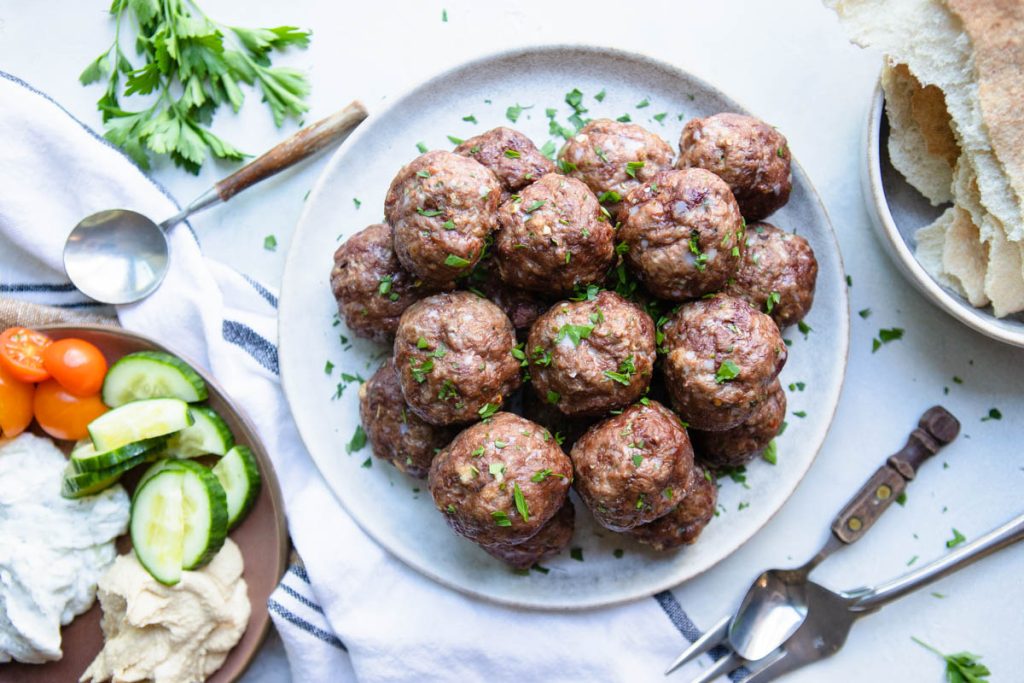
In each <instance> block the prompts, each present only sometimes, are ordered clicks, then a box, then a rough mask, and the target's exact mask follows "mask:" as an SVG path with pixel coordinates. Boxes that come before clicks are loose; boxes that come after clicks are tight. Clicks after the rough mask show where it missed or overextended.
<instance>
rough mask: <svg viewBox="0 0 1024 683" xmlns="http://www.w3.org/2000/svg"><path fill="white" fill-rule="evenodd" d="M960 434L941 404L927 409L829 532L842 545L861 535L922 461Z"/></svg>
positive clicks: (858, 492)
mask: <svg viewBox="0 0 1024 683" xmlns="http://www.w3.org/2000/svg"><path fill="white" fill-rule="evenodd" d="M959 433H960V422H959V421H958V420H957V419H956V418H955V417H953V415H952V413H950V412H949V411H948V410H946V409H945V408H943V407H942V406H935V407H933V408H929V409H928V410H927V411H926V412H925V414H924V415H922V416H921V419H920V421H919V422H918V425H917V429H915V430H914V431H913V432H911V433H910V436H909V437H908V438H907V443H906V444H905V445H904V446H903V448H901V449H900V450H899V451H897V452H896V453H894V454H893V455H891V456H889V458H888V459H887V460H886V463H885V464H884V465H882V466H881V467H879V468H878V470H877V471H875V473H874V474H873V475H871V478H870V479H868V480H867V481H866V482H865V483H864V485H863V486H861V488H860V490H859V491H857V493H856V494H855V495H854V496H853V498H851V499H850V502H849V503H847V504H846V507H844V508H843V509H842V511H841V512H840V513H839V514H838V515H837V516H836V518H835V520H833V522H832V533H833V534H834V535H835V537H836V538H838V539H839V540H840V541H842V542H843V543H845V544H850V543H853V542H854V541H856V540H858V539H859V538H860V537H861V536H863V535H864V534H865V533H866V532H867V530H868V529H870V528H871V526H872V525H873V524H874V523H875V521H876V520H877V519H878V518H879V517H881V515H882V513H883V512H885V511H886V510H888V509H889V507H890V506H891V505H892V504H893V502H894V501H896V500H897V499H898V498H899V497H900V495H901V494H902V493H903V492H904V491H905V490H906V488H907V482H909V481H910V480H912V479H913V478H914V476H915V475H916V474H917V470H918V468H919V467H921V465H922V464H923V463H924V461H925V460H927V459H928V458H930V457H931V456H933V455H935V454H936V453H938V452H939V450H941V449H942V447H943V446H945V445H946V444H948V443H949V442H951V441H953V439H955V438H956V436H957V434H959Z"/></svg>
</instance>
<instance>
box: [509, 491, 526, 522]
mask: <svg viewBox="0 0 1024 683" xmlns="http://www.w3.org/2000/svg"><path fill="white" fill-rule="evenodd" d="M512 497H513V498H514V499H515V501H516V510H518V511H519V514H520V516H522V518H523V521H524V522H529V521H530V506H529V505H527V504H526V497H525V496H524V495H523V490H522V489H521V488H519V482H518V481H517V482H516V483H515V484H513V485H512Z"/></svg>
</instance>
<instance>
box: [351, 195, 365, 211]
mask: <svg viewBox="0 0 1024 683" xmlns="http://www.w3.org/2000/svg"><path fill="white" fill-rule="evenodd" d="M352 203H353V204H354V205H355V207H356V208H357V209H358V208H359V207H360V206H362V205H363V203H362V202H361V201H359V197H353V198H352Z"/></svg>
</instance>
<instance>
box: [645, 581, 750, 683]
mask: <svg viewBox="0 0 1024 683" xmlns="http://www.w3.org/2000/svg"><path fill="white" fill-rule="evenodd" d="M654 599H655V600H657V602H658V604H659V605H660V606H661V609H662V610H664V611H665V616H667V617H668V620H669V621H671V622H672V625H673V626H675V627H676V629H678V630H679V632H680V633H681V634H683V637H684V638H686V639H687V640H688V641H690V642H691V643H692V642H694V641H695V640H697V639H698V638H700V637H701V635H702V634H701V632H700V629H699V628H697V625H696V624H694V623H693V620H691V619H690V617H689V616H688V615H687V614H686V612H684V611H683V607H682V605H680V604H679V601H678V600H676V596H674V595H672V591H662V592H660V593H658V594H656V595H655V596H654ZM728 653H729V651H728V650H726V649H725V648H724V647H722V646H718V647H716V648H713V649H712V650H711V651H710V652H708V656H710V657H711V659H713V660H714V661H716V662H717V661H718V660H719V659H721V658H722V657H724V656H725V655H727V654H728ZM749 675H750V671H749V670H748V669H747V667H745V666H741V667H740V668H739V669H737V670H736V671H733V672H732V673H731V674H729V680H731V681H740V680H742V679H744V678H745V677H747V676H749Z"/></svg>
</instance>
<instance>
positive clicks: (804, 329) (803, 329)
mask: <svg viewBox="0 0 1024 683" xmlns="http://www.w3.org/2000/svg"><path fill="white" fill-rule="evenodd" d="M796 328H797V329H798V330H800V333H801V334H803V335H804V339H807V335H808V334H810V333H811V332H813V331H814V328H813V327H811V326H810V325H808V324H807V323H805V322H804V321H803V320H801V321H800V322H798V323H797V324H796Z"/></svg>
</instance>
